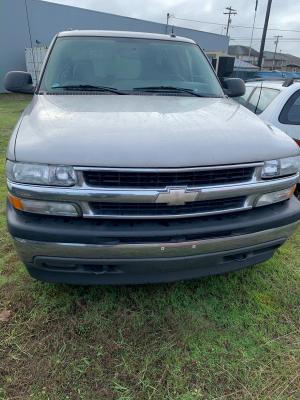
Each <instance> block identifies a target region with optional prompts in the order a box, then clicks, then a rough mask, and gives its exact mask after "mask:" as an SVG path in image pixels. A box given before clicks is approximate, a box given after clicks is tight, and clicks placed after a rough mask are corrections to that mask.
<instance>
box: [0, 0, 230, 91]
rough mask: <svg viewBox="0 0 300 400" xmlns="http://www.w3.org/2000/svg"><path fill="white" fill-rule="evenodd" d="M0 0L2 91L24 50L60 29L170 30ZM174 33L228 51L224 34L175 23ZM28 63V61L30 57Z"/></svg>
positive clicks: (27, 0) (36, 0)
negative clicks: (5, 81) (7, 73)
mask: <svg viewBox="0 0 300 400" xmlns="http://www.w3.org/2000/svg"><path fill="white" fill-rule="evenodd" d="M0 3H1V6H0V49H1V57H0V92H3V91H4V88H3V78H4V75H5V74H6V72H7V71H10V70H26V64H25V49H26V48H31V47H47V46H48V45H49V44H50V41H51V39H52V38H53V36H54V35H55V34H56V33H57V32H59V31H63V30H68V29H103V30H118V31H136V32H151V33H170V32H171V29H172V28H171V27H170V26H169V28H168V29H167V27H166V25H165V24H160V23H156V22H151V21H145V20H141V19H136V18H129V17H124V16H120V15H114V14H108V13H103V12H97V11H92V10H86V9H83V8H78V7H73V6H66V5H61V4H55V3H50V2H46V1H41V0H0ZM26 4H27V9H28V21H27V15H26ZM28 22H29V24H28ZM174 33H175V34H177V35H178V36H185V37H188V38H191V39H193V40H194V41H195V42H196V43H198V44H199V45H200V46H201V47H202V48H203V49H204V50H205V51H215V52H222V53H227V51H228V41H229V40H228V37H226V36H223V35H218V34H215V33H209V32H202V31H197V30H193V29H186V28H180V27H177V26H174ZM29 52H30V51H29ZM27 53H28V51H27ZM28 62H29V64H30V60H29V61H28ZM27 64H28V63H27Z"/></svg>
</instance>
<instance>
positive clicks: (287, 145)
mask: <svg viewBox="0 0 300 400" xmlns="http://www.w3.org/2000/svg"><path fill="white" fill-rule="evenodd" d="M298 152H299V150H298V147H297V146H296V145H295V144H294V143H293V141H292V140H291V139H290V138H289V137H288V136H287V135H285V134H284V133H282V132H281V131H279V130H277V129H274V128H270V127H268V126H267V125H265V123H263V122H262V121H261V120H260V119H259V118H257V117H256V116H255V115H254V114H252V113H251V112H250V111H248V110H246V108H244V107H242V106H240V105H239V104H238V103H236V102H234V101H233V100H230V99H227V98H198V97H185V96H155V95H154V96H152V95H146V96H144V95H140V96H138V95H137V96H131V95H129V96H127V95H125V96H120V95H98V94H97V95H95V94H94V95H76V94H73V95H35V96H34V98H33V101H32V102H31V104H30V105H29V107H28V108H27V109H26V110H25V112H24V114H23V118H22V122H21V124H20V127H19V129H18V133H17V137H16V141H15V158H16V160H17V161H23V162H36V163H49V164H67V165H74V166H94V167H132V168H134V167H145V168H146V167H153V168H156V167H161V168H164V167H192V166H209V165H221V164H224V165H225V164H235V163H246V162H256V161H263V160H268V159H275V158H281V157H287V156H292V155H298Z"/></svg>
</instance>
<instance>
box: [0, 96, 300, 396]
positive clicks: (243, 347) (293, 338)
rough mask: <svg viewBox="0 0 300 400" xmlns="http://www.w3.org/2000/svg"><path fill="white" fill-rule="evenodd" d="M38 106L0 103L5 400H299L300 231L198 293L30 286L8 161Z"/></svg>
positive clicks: (193, 285)
mask: <svg viewBox="0 0 300 400" xmlns="http://www.w3.org/2000/svg"><path fill="white" fill-rule="evenodd" d="M28 101H29V98H28V97H26V96H15V95H1V96H0V157H1V160H0V166H1V170H0V185H1V191H0V316H1V312H3V311H4V310H6V311H10V314H9V313H8V315H9V316H8V318H6V319H5V320H4V321H1V318H0V399H1V400H8V399H11V400H17V399H20V400H67V399H71V400H73V399H76V400H77V399H78V400H81V399H82V400H110V399H117V400H146V399H147V400H148V399H149V400H150V399H153V400H162V399H166V400H167V399H168V400H173V399H176V400H177V399H178V400H200V399H205V400H212V399H215V400H217V399H218V400H234V399H247V400H248V399H249V400H254V399H255V400H256V399H257V400H267V399H272V400H286V399H295V400H296V399H297V400H298V399H300V312H299V311H300V257H299V256H300V250H299V248H300V230H298V232H297V233H296V234H295V235H294V236H293V237H292V238H291V239H290V240H289V242H288V243H287V244H286V245H285V246H284V247H283V248H281V249H280V250H279V251H278V252H277V255H276V256H275V257H274V258H273V259H272V260H270V261H268V262H266V263H264V264H263V265H260V266H257V267H255V268H252V269H248V270H245V271H241V272H237V273H231V274H227V275H224V276H217V277H210V278H205V279H201V280H198V281H193V282H189V283H177V284H170V285H151V286H150V285H149V286H139V287H94V288H88V287H87V288H86V287H69V286H63V285H51V284H43V283H40V282H37V281H34V280H32V279H31V278H30V277H29V276H28V275H27V273H26V271H25V268H24V267H23V266H22V264H21V263H20V262H19V261H18V259H17V257H16V254H15V251H14V249H13V247H12V244H11V240H10V238H9V236H8V234H7V233H6V226H5V198H6V193H5V192H6V189H5V179H4V160H5V148H6V145H7V141H8V138H9V134H10V132H11V130H12V128H13V126H14V124H15V123H16V121H17V119H18V116H19V113H20V112H21V110H22V109H23V108H24V107H25V105H26V104H27V103H28ZM6 314H7V313H6Z"/></svg>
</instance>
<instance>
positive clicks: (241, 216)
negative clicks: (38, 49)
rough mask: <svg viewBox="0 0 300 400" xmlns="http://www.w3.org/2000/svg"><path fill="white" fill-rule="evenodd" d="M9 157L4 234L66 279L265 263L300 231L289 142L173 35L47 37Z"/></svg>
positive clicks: (21, 80) (148, 277)
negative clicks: (45, 51) (38, 74)
mask: <svg viewBox="0 0 300 400" xmlns="http://www.w3.org/2000/svg"><path fill="white" fill-rule="evenodd" d="M5 86H6V89H7V90H9V91H12V92H23V93H24V92H25V93H34V95H33V99H32V102H31V103H30V105H29V106H28V107H27V108H26V109H25V111H24V112H23V114H22V116H21V118H20V120H19V122H18V124H17V126H16V128H15V130H14V132H13V134H12V136H11V140H10V143H9V147H8V151H7V168H6V170H7V185H8V206H7V220H8V229H9V232H10V233H11V235H12V237H13V239H14V242H15V245H16V248H17V251H18V253H19V255H20V257H21V259H22V261H23V262H24V263H25V265H26V267H27V268H28V271H29V272H30V274H31V275H32V276H33V277H35V278H37V279H41V280H44V281H49V282H66V283H74V284H127V283H129V284H132V283H148V282H164V281H174V280H179V279H192V278H197V277H199V276H203V275H210V274H217V273H223V272H226V271H231V270H236V269H239V268H243V267H248V266H250V265H253V264H257V263H259V262H262V261H264V260H266V259H268V258H270V257H271V256H272V255H273V253H274V251H275V250H276V249H277V248H278V247H279V246H280V245H282V244H283V243H284V242H285V241H286V239H287V238H288V237H289V236H290V235H291V233H292V232H293V231H294V230H295V228H296V227H297V225H298V221H299V219H300V202H299V201H298V200H297V199H296V197H295V196H293V192H294V190H295V185H296V183H297V181H298V179H299V148H298V146H297V145H296V144H295V143H294V142H293V140H292V139H290V138H289V137H288V136H286V135H285V134H284V133H282V132H281V131H280V130H279V129H277V128H275V127H271V126H267V125H265V124H264V123H263V122H262V121H261V120H260V119H259V118H257V117H256V116H255V115H253V114H252V113H251V112H250V111H248V110H246V109H245V108H244V107H242V106H241V105H239V104H237V103H236V102H234V101H233V100H231V99H230V97H236V96H241V95H243V93H244V90H245V86H244V83H243V82H242V81H240V80H239V79H227V80H223V81H222V85H221V83H220V82H219V80H218V79H217V77H216V75H215V73H214V71H213V69H212V67H211V65H210V63H209V62H208V60H207V58H206V56H205V55H204V53H203V52H202V50H201V49H200V48H199V47H198V46H197V45H196V44H195V43H194V42H193V41H191V40H189V39H185V38H180V37H176V36H174V35H172V36H167V35H155V34H144V33H132V32H107V31H106V32H105V31H68V32H62V33H59V34H58V35H57V36H56V37H55V39H54V40H53V42H52V45H51V47H50V49H49V53H48V56H47V59H46V61H45V65H44V68H43V71H42V74H41V77H40V80H39V83H38V85H37V87H33V85H32V80H31V76H30V75H29V74H28V73H26V72H10V73H8V74H7V76H6V78H5Z"/></svg>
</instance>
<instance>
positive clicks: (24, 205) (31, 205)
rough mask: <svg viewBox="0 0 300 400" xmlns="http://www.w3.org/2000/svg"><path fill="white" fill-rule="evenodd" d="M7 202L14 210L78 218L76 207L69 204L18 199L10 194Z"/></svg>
mask: <svg viewBox="0 0 300 400" xmlns="http://www.w3.org/2000/svg"><path fill="white" fill-rule="evenodd" d="M8 200H9V202H10V203H11V205H12V206H13V207H14V208H16V209H17V210H20V211H25V212H30V213H35V214H44V215H56V216H64V217H78V216H79V213H78V211H77V208H76V206H75V205H74V204H70V203H63V202H61V203H59V202H55V201H42V200H30V199H20V198H18V197H15V196H13V195H12V194H10V193H9V194H8Z"/></svg>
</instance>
